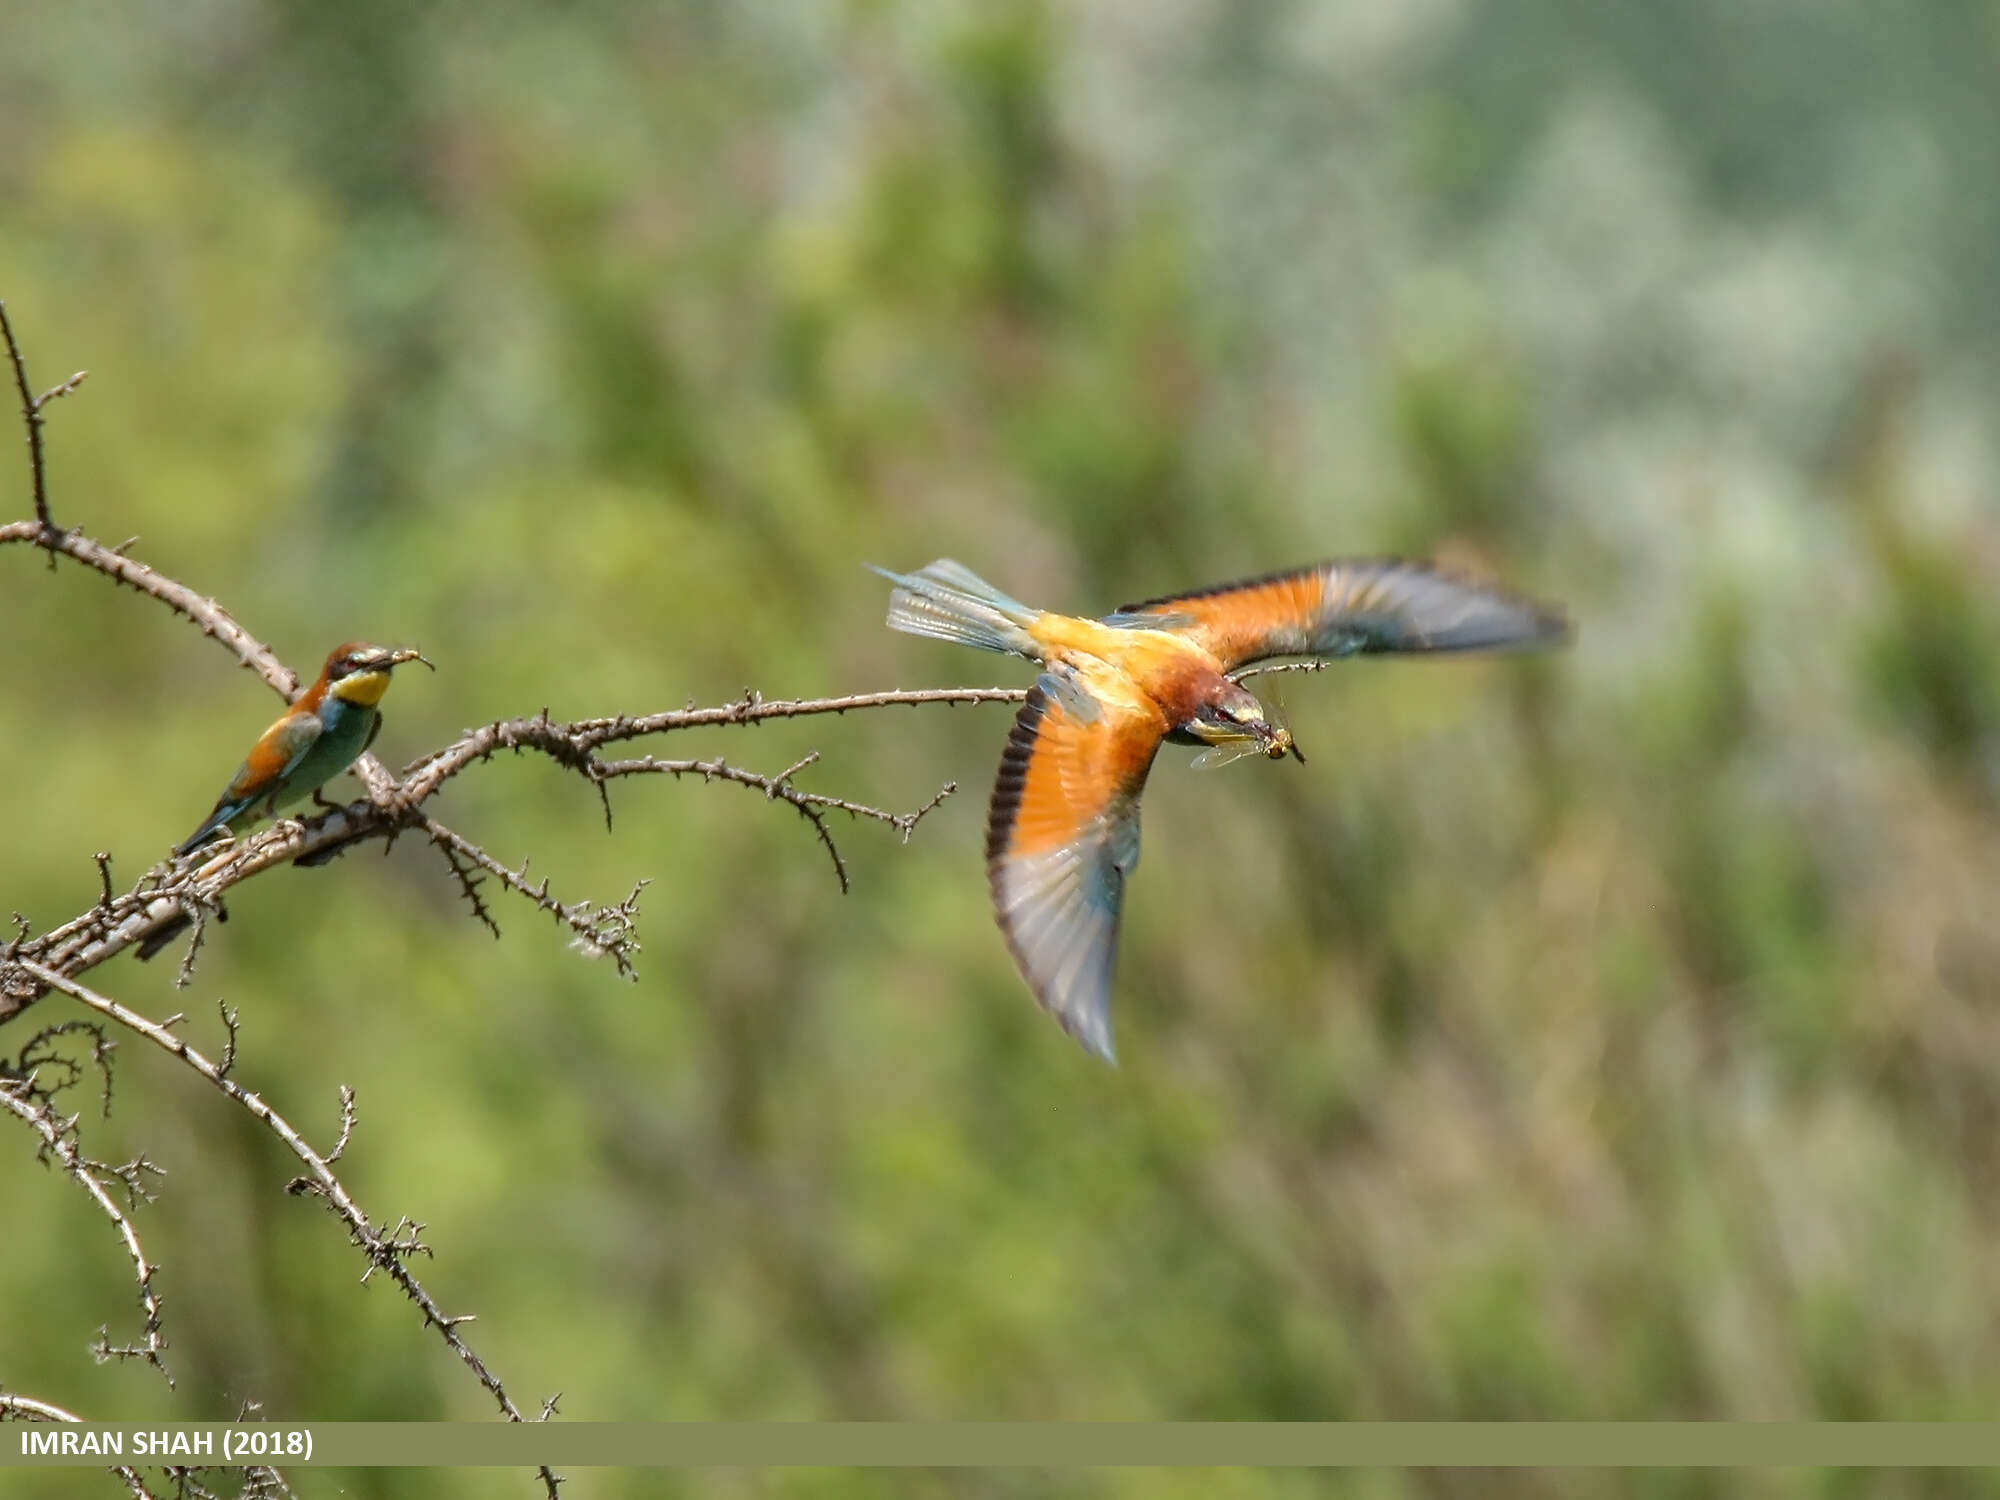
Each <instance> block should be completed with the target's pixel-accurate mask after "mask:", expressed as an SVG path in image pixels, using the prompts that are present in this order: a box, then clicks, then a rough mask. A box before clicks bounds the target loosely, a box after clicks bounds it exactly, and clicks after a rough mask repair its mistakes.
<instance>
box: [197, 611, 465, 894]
mask: <svg viewBox="0 0 2000 1500" xmlns="http://www.w3.org/2000/svg"><path fill="white" fill-rule="evenodd" d="M406 661H420V662H423V664H424V665H425V666H427V667H430V668H431V670H433V671H435V670H437V669H436V667H435V666H434V665H433V664H432V663H431V661H430V660H429V659H428V658H427V657H425V656H424V654H423V653H422V652H421V651H412V650H409V649H407V648H392V647H388V646H371V645H368V644H367V643H366V642H364V641H349V642H348V643H347V644H346V645H344V646H336V647H335V648H334V650H333V652H332V654H331V655H329V656H328V657H327V659H326V665H325V666H324V667H321V668H320V673H319V677H318V678H317V679H316V680H315V681H314V683H313V685H312V686H311V687H309V688H307V689H306V690H305V691H304V692H303V693H301V694H299V696H298V698H297V699H296V700H294V702H293V703H292V706H291V707H290V708H288V709H286V710H285V711H284V712H283V713H282V714H280V715H278V718H277V721H276V722H275V723H273V724H272V725H271V727H270V728H269V729H267V730H265V731H264V733H263V734H262V735H260V736H259V737H258V740H257V743H256V744H254V745H252V746H251V747H250V753H249V754H248V755H246V756H244V757H243V764H242V765H240V766H238V767H237V768H236V774H235V776H233V777H231V778H230V782H229V785H228V786H226V787H224V788H223V789H222V795H221V796H220V797H218V798H216V800H215V807H214V809H213V810H212V811H210V813H209V815H208V816H207V817H206V818H204V819H202V821H201V826H200V827H199V828H197V829H195V831H194V832H193V833H191V834H189V835H188V836H187V838H186V839H184V840H183V841H182V842H181V844H180V845H179V846H178V847H177V848H176V849H175V850H174V853H175V854H190V853H192V852H193V851H194V850H196V849H198V848H200V847H201V846H202V845H203V844H205V843H208V842H209V841H210V840H211V839H214V838H217V837H219V836H220V834H221V832H222V830H223V829H225V828H226V829H228V830H229V832H230V833H232V834H235V833H240V832H241V831H242V830H243V829H244V828H246V827H248V826H249V825H250V824H252V823H254V822H256V821H257V820H258V819H259V818H264V817H275V816H276V815H277V812H278V810H279V809H280V808H283V807H288V806H290V805H291V804H292V803H294V802H302V801H304V800H305V799H306V798H307V797H309V796H311V795H312V794H313V793H314V792H317V791H318V790H319V789H320V788H321V787H323V786H325V785H326V784H327V783H328V782H329V781H331V780H333V778H334V777H336V776H338V775H339V774H340V773H341V772H342V771H345V770H346V769H347V768H348V767H349V766H351V765H353V764H354V762H355V761H357V760H359V759H360V758H361V756H362V755H363V753H365V752H366V751H367V749H368V747H369V746H370V745H372V744H374V743H375V736H376V734H377V733H379V732H380V730H381V728H382V714H381V710H380V708H379V707H378V705H379V704H380V703H381V702H382V695H383V694H384V693H386V692H388V691H389V674H390V673H392V672H394V671H395V670H396V668H397V667H399V666H401V665H402V664H403V663H404V662H406Z"/></svg>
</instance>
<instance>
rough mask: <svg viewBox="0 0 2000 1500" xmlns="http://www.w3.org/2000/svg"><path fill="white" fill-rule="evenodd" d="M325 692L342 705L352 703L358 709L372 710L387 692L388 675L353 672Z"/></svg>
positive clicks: (385, 673)
mask: <svg viewBox="0 0 2000 1500" xmlns="http://www.w3.org/2000/svg"><path fill="white" fill-rule="evenodd" d="M327 691H328V692H329V693H331V694H333V696H334V697H336V698H338V699H340V700H341V701H342V702H343V703H352V704H354V705H355V706H357V707H359V708H373V707H374V706H375V705H376V704H378V703H380V702H381V701H382V695H383V694H384V693H386V692H388V691H389V674H388V673H387V672H354V673H351V674H349V675H348V676H346V677H343V678H341V679H340V680H339V681H338V682H336V683H334V684H333V686H332V687H330V688H328V689H327Z"/></svg>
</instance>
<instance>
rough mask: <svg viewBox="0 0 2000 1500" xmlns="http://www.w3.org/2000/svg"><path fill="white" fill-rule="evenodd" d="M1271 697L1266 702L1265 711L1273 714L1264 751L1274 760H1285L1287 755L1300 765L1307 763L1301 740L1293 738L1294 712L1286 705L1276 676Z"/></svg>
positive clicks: (1282, 690)
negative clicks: (1300, 747)
mask: <svg viewBox="0 0 2000 1500" xmlns="http://www.w3.org/2000/svg"><path fill="white" fill-rule="evenodd" d="M1270 689H1271V697H1270V700H1269V701H1268V702H1267V703H1265V705H1264V711H1265V712H1266V713H1267V714H1269V715H1270V716H1271V729H1270V732H1269V737H1268V738H1267V739H1266V740H1265V743H1264V753H1265V754H1266V755H1268V756H1270V757H1271V759H1272V760H1283V759H1284V758H1285V757H1286V756H1287V755H1289V756H1291V757H1292V759H1293V760H1295V761H1297V762H1298V763H1299V764H1300V765H1304V764H1305V763H1306V757H1305V752H1304V751H1303V750H1301V749H1299V742H1298V741H1297V740H1295V739H1293V738H1292V714H1291V710H1290V709H1289V708H1287V707H1286V706H1285V693H1284V689H1282V688H1281V687H1279V686H1278V683H1277V680H1276V679H1275V678H1274V679H1273V680H1272V681H1271V684H1270Z"/></svg>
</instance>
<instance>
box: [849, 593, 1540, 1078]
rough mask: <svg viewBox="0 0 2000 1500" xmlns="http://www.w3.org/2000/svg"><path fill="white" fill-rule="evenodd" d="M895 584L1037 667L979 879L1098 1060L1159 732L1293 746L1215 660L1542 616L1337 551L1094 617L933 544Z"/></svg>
mask: <svg viewBox="0 0 2000 1500" xmlns="http://www.w3.org/2000/svg"><path fill="white" fill-rule="evenodd" d="M875 571H876V572H878V573H881V574H882V576H883V577H885V578H887V579H889V580H890V581H891V582H892V583H894V584H895V585H896V588H895V591H894V593H892V594H891V595H890V598H889V624H890V626H891V627H893V628H894V629H897V630H903V631H908V632H909V633H910V634H911V635H922V636H930V637H933V638H935V639H938V640H946V641H958V642H960V643H962V644H964V645H968V646H977V647H979V648H981V649H982V650H986V651H1002V652H1011V653H1013V654H1015V655H1019V656H1025V657H1027V658H1028V659H1029V660H1030V661H1034V662H1038V663H1039V664H1040V665H1041V667H1042V669H1043V670H1042V675H1041V677H1040V679H1039V680H1038V681H1037V682H1036V683H1035V686H1034V687H1033V688H1031V689H1029V692H1028V701H1027V702H1026V704H1024V705H1023V706H1022V709H1021V712H1020V714H1019V716H1018V717H1017V718H1016V719H1015V720H1014V729H1013V733H1012V734H1011V735H1009V736H1008V739H1007V749H1006V753H1005V754H1004V755H1003V756H1002V757H1001V761H1000V777H999V780H998V782H997V783H996V784H995V786H994V788H993V804H992V807H991V810H990V811H989V814H988V821H987V829H986V872H987V881H988V883H989V885H990V886H991V887H992V891H993V908H994V912H995V914H996V915H997V916H998V918H999V921H1000V930H1001V932H1002V933H1003V934H1004V935H1005V936H1006V939H1007V946H1008V948H1009V949H1010V950H1011V951H1012V952H1013V955H1014V962H1015V963H1016V965H1017V966H1018V967H1019V968H1020V970H1021V974H1022V976H1023V977H1024V978H1025V979H1026V980H1027V981H1028V985H1029V987H1030V988H1031V989H1033V991H1034V992H1035V998H1036V999H1037V1000H1039V1001H1040V1002H1041V1003H1042V1005H1043V1006H1044V1007H1045V1008H1046V1009H1047V1010H1048V1011H1049V1012H1050V1013H1051V1014H1053V1015H1054V1016H1055V1018H1056V1020H1057V1021H1059V1022H1061V1023H1062V1027H1063V1029H1064V1030H1065V1031H1067V1032H1069V1034H1070V1035H1071V1036H1073V1037H1075V1038H1076V1039H1077V1040H1078V1041H1079V1042H1081V1043H1082V1044H1083V1045H1084V1047H1085V1048H1087V1049H1088V1050H1089V1051H1091V1052H1094V1053H1096V1054H1097V1055H1098V1056H1099V1057H1101V1058H1103V1059H1104V1060H1105V1061H1106V1062H1112V1061H1115V1058H1114V1055H1113V1052H1112V1046H1111V976H1112V967H1113V961H1114V958H1115V956H1116V950H1117V942H1118V913H1119V905H1120V902H1121V900H1122V898H1123V896H1124V890H1125V877H1126V876H1127V875H1129V874H1130V873H1131V871H1132V869H1133V867H1134V866H1135V865H1137V864H1138V863H1139V793H1140V792H1141V790H1143V788H1144V787H1145V784H1146V773H1147V772H1148V771H1149V770H1150V769H1151V768H1152V764H1153V757H1154V755H1155V754H1157V753H1158V751H1159V748H1160V744H1161V742H1162V741H1163V740H1172V741H1174V742H1175V743H1177V744H1201V745H1207V746H1209V747H1211V748H1209V749H1208V750H1205V751H1204V752H1203V753H1202V754H1201V756H1199V757H1197V761H1198V762H1200V761H1208V762H1211V763H1213V762H1216V761H1218V760H1227V759H1233V758H1234V757H1235V756H1236V755H1238V754H1246V753H1247V754H1263V755H1267V756H1269V757H1271V758H1272V759H1274V760H1276V759H1281V758H1282V757H1284V756H1285V755H1287V754H1291V755H1294V756H1297V757H1298V758H1299V759H1300V760H1303V759H1304V758H1305V757H1304V756H1302V755H1299V752H1298V748H1297V746H1295V745H1294V744H1293V743H1292V736H1291V732H1290V731H1289V730H1288V729H1286V728H1284V727H1283V726H1282V725H1279V724H1274V723H1272V722H1271V721H1270V719H1269V718H1267V717H1266V715H1265V713H1264V708H1263V705H1262V704H1260V703H1259V702H1258V701H1257V699H1256V698H1255V697H1254V696H1252V695H1251V693H1250V691H1249V690H1248V689H1247V688H1245V687H1243V686H1242V685H1241V684H1240V683H1238V682H1236V681H1235V680H1234V679H1233V678H1232V677H1231V676H1230V675H1229V674H1230V673H1231V672H1234V671H1236V670H1237V669H1238V668H1240V667H1244V666H1247V665H1248V664H1250V663H1251V662H1255V661H1260V660H1263V659H1265V658H1267V657H1284V656H1292V657H1317V658H1335V657H1342V656H1353V655H1357V654H1365V653H1375V652H1444V651H1482V650H1488V649H1493V648H1499V647H1508V646H1532V645H1539V644H1545V643H1547V642H1550V641H1553V640H1556V639H1558V638H1560V637H1561V636H1562V635H1563V634H1564V633H1565V631H1566V629H1567V627H1566V626H1565V624H1564V622H1563V619H1562V616H1561V614H1560V613H1559V612H1558V611H1555V610H1552V609H1548V608H1545V607H1544V606H1542V605H1539V604H1535V603H1533V602H1531V601H1529V600H1526V599H1520V598H1516V597H1514V596H1512V595H1509V594H1506V593H1503V592H1501V591H1500V590H1498V589H1495V588H1491V587H1488V586H1487V585H1485V584H1481V583H1475V582H1472V581H1470V580H1468V579H1463V578H1455V577H1453V576H1451V575H1450V574H1448V573H1444V572H1440V571H1439V570H1437V569H1436V568H1433V567H1430V566H1428V565H1426V564H1422V563H1411V562H1398V561H1393V560H1379V561H1378V560H1352V559H1350V560H1344V561H1335V562H1329V563H1322V564H1320V565H1319V566H1317V567H1310V568H1302V569H1299V570H1298V571H1296V572H1287V573H1272V574H1269V575H1267V576H1265V577H1262V578H1252V579H1246V580H1244V581H1243V582H1240V583H1226V584H1220V585H1218V586H1216V587H1214V588H1208V589H1201V590H1199V591H1197V592H1195V593H1191V594H1180V595H1176V596H1173V597H1171V598H1165V599H1152V600H1148V601H1147V602H1145V603H1143V604H1128V605H1126V606H1124V607H1123V608H1122V609H1120V610H1118V611H1117V612H1115V613H1113V614H1109V615H1106V616H1105V617H1104V618H1103V619H1102V620H1084V619H1076V618H1073V617H1071V616H1069V615H1058V614H1050V613H1047V612H1045V611H1043V610H1039V609H1032V608H1030V607H1029V606H1027V605H1025V604H1022V603H1021V602H1020V601H1019V600H1016V599H1011V598H1009V597H1008V596H1007V595H1005V594H1003V593H1001V592H1000V591H999V590H998V589H996V588H994V587H993V586H992V585H991V584H989V583H987V582H985V581H984V580H983V579H981V578H979V577H978V576H976V575H975V574H973V573H972V572H971V571H970V570H969V569H967V568H964V567H962V566H960V565H959V564H958V563H955V562H952V561H950V560H949V559H941V560H939V561H937V562H934V563H932V564H931V565H930V566H929V567H927V568H923V569H921V570H920V571H918V572H916V573H913V574H902V573H890V572H888V571H887V570H885V569H881V568H877V569H876V570H875Z"/></svg>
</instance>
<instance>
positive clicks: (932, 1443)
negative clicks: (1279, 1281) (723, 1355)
mask: <svg viewBox="0 0 2000 1500" xmlns="http://www.w3.org/2000/svg"><path fill="white" fill-rule="evenodd" d="M203 1434H206V1435H207V1441H206V1443H203V1442H202V1441H201V1435H203ZM113 1439H116V1440H117V1441H116V1443H115V1446H114V1443H113V1442H112V1441H111V1440H113ZM162 1439H165V1441H164V1442H163V1441H162ZM57 1440H60V1442H61V1445H62V1447H63V1449H65V1450H67V1451H61V1452H54V1453H52V1452H50V1451H49V1448H48V1445H49V1444H50V1443H51V1442H52V1441H57ZM308 1446H310V1450H311V1457H310V1458H309V1459H308V1458H307V1457H306V1456H305V1450H306V1448H307V1447H308ZM79 1449H80V1450H82V1451H77V1450H79ZM120 1462H122V1463H127V1464H134V1465H147V1466H150V1465H157V1464H163V1463H180V1464H188V1463H194V1464H231V1463H246V1462H264V1463H270V1464H274V1465H276V1466H277V1467H280V1468H299V1467H307V1466H310V1467H313V1468H322V1467H328V1466H334V1467H370V1466H376V1465H388V1466H402V1465H411V1466H421V1467H440V1468H452V1467H460V1466H478V1465H513V1464H521V1465H531V1464H538V1463H545V1464H550V1465H552V1466H554V1467H556V1468H558V1469H563V1468H589V1467H593V1466H611V1467H625V1466H633V1467H691V1468H705V1467H730V1468H737V1467H745V1468H764V1467H772V1466H790V1465H810V1466H815V1467H816V1466H821V1465H826V1466H833V1467H850V1466H860V1467H902V1466H913V1465H914V1466H923V1467H938V1468H950V1467H974V1468H1021V1467H1032V1468H1084V1467H1093V1468H1094V1467H1141V1468H1154V1467H1159V1468H1175V1467H1184V1466H1209V1465H1224V1466H1237V1465H1249V1466H1258V1467H1327V1466H1337V1467H1338V1466H1362V1467H1397V1468H1400V1467H1417V1466H1433V1467H1447V1466H1452V1467H1456V1466H1477V1467H1496V1468H1505V1467H1520V1466H1529V1467H1538V1468H1539V1467H1592V1468H1596V1467H1645V1468H1685V1467H1738V1466H1753V1465H1782V1466H1786V1467H1794V1466H1796V1467H1847V1466H1869V1467H1890V1468H1915V1467H1929V1466H1960V1465H2000V1423H1984V1422H1979V1423H1930V1422H1884V1423H1838V1422H1435V1423H1432V1422H1216V1423H1204V1422H1082V1423H1065V1422H941V1423H929V1422H690V1423H643V1422H599V1423H591V1422H561V1421H558V1422H548V1423H539V1422H536V1423H523V1424H513V1423H505V1422H313V1423H284V1422H266V1423H251V1424H245V1425H238V1424H234V1423H157V1424H139V1423H101V1422H93V1423H85V1424H80V1425H69V1424H61V1425H57V1424H45V1423H33V1424H27V1423H9V1424H6V1425H4V1426H0V1467H14V1466H26V1465H45V1464H61V1465H65V1466H70V1465H75V1466H99V1467H101V1466H103V1465H105V1464H107V1463H120Z"/></svg>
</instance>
